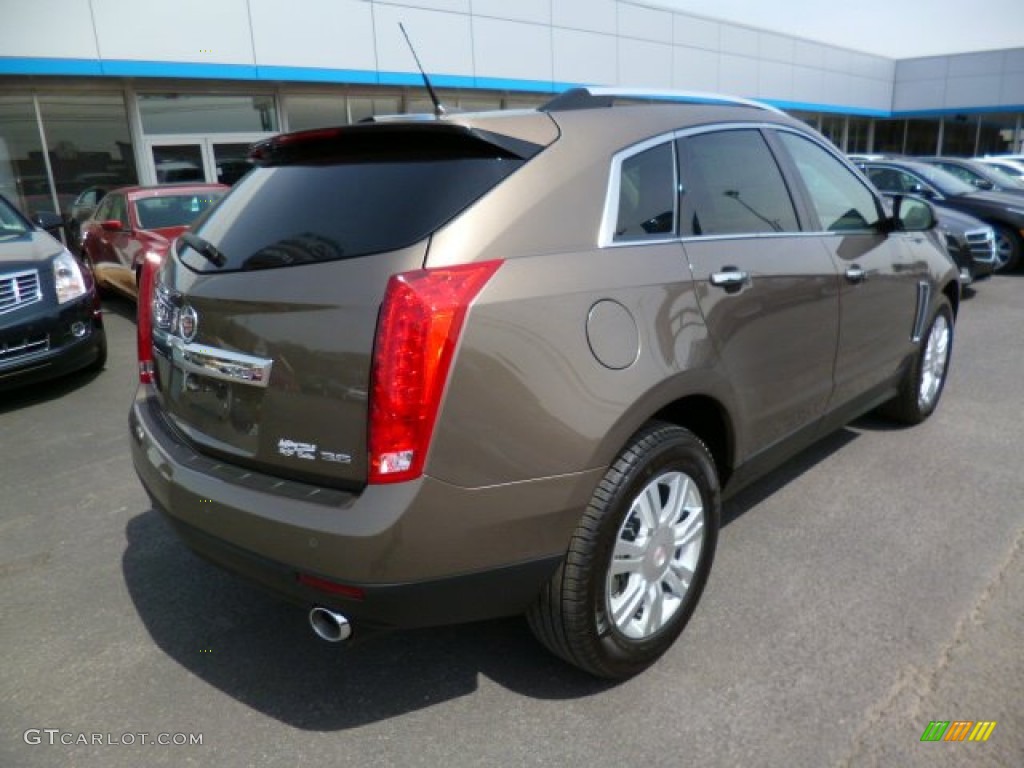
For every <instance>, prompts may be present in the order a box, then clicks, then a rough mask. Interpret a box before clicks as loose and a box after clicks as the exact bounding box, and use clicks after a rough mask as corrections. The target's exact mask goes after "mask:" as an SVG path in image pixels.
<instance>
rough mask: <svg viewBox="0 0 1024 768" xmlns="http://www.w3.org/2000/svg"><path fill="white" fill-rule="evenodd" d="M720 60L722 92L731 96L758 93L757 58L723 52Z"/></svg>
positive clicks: (719, 78) (754, 94)
mask: <svg viewBox="0 0 1024 768" xmlns="http://www.w3.org/2000/svg"><path fill="white" fill-rule="evenodd" d="M719 62H720V63H719V70H718V82H719V86H720V88H721V90H722V93H726V94H729V95H731V96H756V95H757V87H758V83H757V67H758V61H757V59H752V58H750V57H749V56H735V55H733V54H731V53H723V54H722V55H721V58H720V60H719Z"/></svg>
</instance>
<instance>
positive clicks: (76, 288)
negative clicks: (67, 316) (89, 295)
mask: <svg viewBox="0 0 1024 768" xmlns="http://www.w3.org/2000/svg"><path fill="white" fill-rule="evenodd" d="M53 281H54V284H55V286H56V288H57V302H58V303H60V304H66V303H67V302H69V301H71V300H72V299H77V298H78V297H79V296H84V295H85V293H86V289H85V278H84V277H82V269H81V267H79V266H78V262H77V261H75V257H74V256H72V255H71V254H70V253H68V252H67V251H64V252H63V253H61V254H60V255H59V256H57V258H55V259H54V260H53Z"/></svg>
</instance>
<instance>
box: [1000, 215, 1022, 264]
mask: <svg viewBox="0 0 1024 768" xmlns="http://www.w3.org/2000/svg"><path fill="white" fill-rule="evenodd" d="M992 228H993V229H994V230H995V231H996V264H995V271H996V272H1012V271H1013V270H1015V269H1017V267H1019V266H1020V262H1021V254H1022V251H1024V242H1022V241H1021V237H1020V235H1019V234H1017V233H1016V232H1014V231H1013V229H1011V228H1010V227H1006V226H1003V225H1001V224H995V225H993V227H992Z"/></svg>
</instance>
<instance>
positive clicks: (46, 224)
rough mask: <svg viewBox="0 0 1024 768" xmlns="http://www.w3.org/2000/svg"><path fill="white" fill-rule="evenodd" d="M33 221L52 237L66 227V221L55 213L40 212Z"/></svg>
mask: <svg viewBox="0 0 1024 768" xmlns="http://www.w3.org/2000/svg"><path fill="white" fill-rule="evenodd" d="M32 221H33V222H34V223H35V224H37V225H38V226H40V227H42V228H43V229H45V230H46V231H47V232H49V233H50V234H51V235H56V234H57V233H58V232H59V231H60V229H61V227H63V226H64V219H62V218H61V217H60V216H58V215H57V214H56V213H54V212H53V211H39V212H38V213H37V214H36V215H35V216H33V217H32Z"/></svg>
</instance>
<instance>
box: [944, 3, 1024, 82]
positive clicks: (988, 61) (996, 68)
mask: <svg viewBox="0 0 1024 768" xmlns="http://www.w3.org/2000/svg"><path fill="white" fill-rule="evenodd" d="M1021 10H1022V12H1024V8H1022V9H1021ZM1004 59H1005V57H1004V55H1003V52H1002V51H989V52H985V53H968V54H962V55H959V56H950V57H949V76H950V78H953V77H974V76H977V75H998V74H1000V73H1001V72H1002V71H1003V61H1004Z"/></svg>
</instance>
